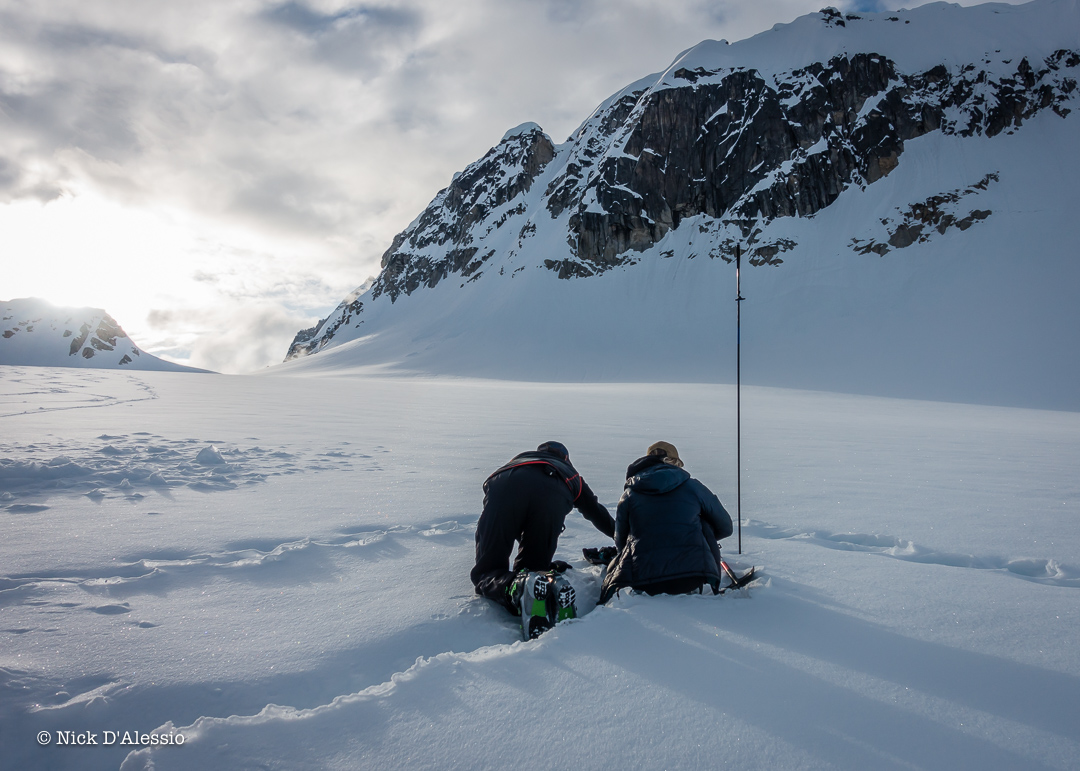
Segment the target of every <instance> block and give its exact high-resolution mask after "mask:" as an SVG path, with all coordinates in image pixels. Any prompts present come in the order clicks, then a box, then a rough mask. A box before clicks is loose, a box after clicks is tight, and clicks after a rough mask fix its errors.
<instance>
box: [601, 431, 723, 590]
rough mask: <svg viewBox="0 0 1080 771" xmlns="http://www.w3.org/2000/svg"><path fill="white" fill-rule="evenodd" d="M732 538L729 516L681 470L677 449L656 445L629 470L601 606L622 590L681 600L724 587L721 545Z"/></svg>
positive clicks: (711, 496)
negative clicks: (614, 553)
mask: <svg viewBox="0 0 1080 771" xmlns="http://www.w3.org/2000/svg"><path fill="white" fill-rule="evenodd" d="M731 533H732V525H731V516H730V515H729V514H728V513H727V510H726V509H725V508H724V505H723V504H722V503H720V499H719V498H717V497H716V496H715V495H714V494H713V493H712V492H711V491H710V490H709V488H707V487H706V486H705V485H703V484H702V483H701V482H699V481H698V480H696V479H694V478H693V477H691V476H690V474H689V473H687V472H686V471H684V470H683V462H682V460H680V459H679V453H678V451H677V450H676V449H675V447H674V446H673V445H671V444H669V443H667V442H657V443H656V444H654V445H652V446H651V447H649V451H648V453H647V454H646V455H645V457H643V458H638V459H637V460H636V461H634V462H633V463H631V464H630V466H629V467H628V468H627V469H626V486H625V488H624V491H623V495H622V498H621V499H620V500H619V506H618V508H617V509H616V512H615V546H616V547H617V548H618V550H619V552H618V556H616V558H615V559H614V560H613V561H612V563H611V565H610V566H609V568H608V573H607V576H606V577H605V579H604V585H603V588H602V589H601V592H600V601H601V602H607V600H608V599H610V598H611V596H612V595H613V594H615V592H616V591H618V590H619V589H620V588H622V587H627V586H628V587H630V588H632V589H635V590H638V591H641V592H645V593H647V594H682V593H685V592H692V591H698V590H700V589H701V587H702V585H703V584H709V585H710V586H711V587H713V590H714V591H715V590H716V589H717V588H718V587H719V585H720V570H721V569H720V547H719V546H718V545H717V543H716V542H717V540H719V539H721V538H727V537H728V536H729V535H731Z"/></svg>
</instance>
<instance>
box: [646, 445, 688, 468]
mask: <svg viewBox="0 0 1080 771" xmlns="http://www.w3.org/2000/svg"><path fill="white" fill-rule="evenodd" d="M646 454H647V455H658V456H660V457H661V458H663V459H664V463H670V464H671V465H672V466H678V467H679V468H682V467H683V462H682V461H681V460H680V459H679V451H678V450H676V449H675V445H673V444H671V443H670V442H653V443H652V444H650V445H649V451H648V453H646Z"/></svg>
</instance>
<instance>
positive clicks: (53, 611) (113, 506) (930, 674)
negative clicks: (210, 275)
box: [0, 367, 1080, 769]
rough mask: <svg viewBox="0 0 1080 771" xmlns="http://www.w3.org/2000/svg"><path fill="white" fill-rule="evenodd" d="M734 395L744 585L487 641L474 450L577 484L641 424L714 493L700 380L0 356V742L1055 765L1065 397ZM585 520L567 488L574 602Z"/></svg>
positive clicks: (242, 751) (33, 752)
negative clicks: (529, 454)
mask: <svg viewBox="0 0 1080 771" xmlns="http://www.w3.org/2000/svg"><path fill="white" fill-rule="evenodd" d="M106 393H107V394H109V395H110V398H108V399H103V398H102V395H103V394H106ZM743 405H744V414H743V437H744V442H743V461H744V476H743V514H744V522H743V554H742V555H741V556H739V555H737V554H736V553H735V551H736V549H735V538H734V537H733V538H732V539H729V540H727V541H725V543H724V547H725V553H726V554H727V556H728V557H729V559H731V561H732V562H733V563H734V564H735V566H736V567H739V568H745V567H748V566H749V565H751V564H756V565H759V566H760V569H761V570H762V575H763V578H762V580H761V581H760V582H758V583H757V584H755V585H754V586H753V588H752V589H751V590H750V592H749V595H750V596H749V597H738V596H732V595H728V596H724V597H711V596H699V597H661V598H647V597H640V596H631V595H627V594H625V593H624V594H623V596H621V597H619V598H617V599H616V600H615V601H613V602H612V603H611V604H610V605H609V606H608V607H604V608H600V609H597V610H594V611H592V612H589V613H587V614H586V615H584V616H583V618H581V619H579V620H577V621H575V622H571V623H567V624H564V625H561V626H559V627H558V628H557V629H555V630H553V631H552V632H549V633H548V634H546V635H544V636H543V637H542V638H541V639H539V640H537V641H534V642H528V643H522V642H520V641H519V640H518V631H517V629H516V627H515V623H514V621H513V620H512V619H510V618H509V616H507V615H506V614H505V613H504V612H503V611H502V610H501V609H499V608H496V607H493V606H492V605H491V604H490V603H488V602H487V601H484V600H481V599H479V598H476V597H475V596H474V595H473V594H472V592H471V585H470V584H469V581H468V570H469V568H470V567H471V564H472V556H473V545H472V537H473V529H474V526H475V522H476V518H477V516H478V514H479V508H480V503H481V496H482V493H481V490H480V485H481V483H482V482H483V480H484V478H485V477H486V475H487V474H488V473H490V471H491V470H492V469H494V468H495V467H497V466H498V465H500V464H501V463H502V462H504V461H505V460H506V459H507V458H509V457H510V456H512V455H513V454H515V453H516V452H519V451H521V450H523V449H529V448H531V447H534V446H535V445H536V444H538V443H539V442H541V441H543V440H547V439H559V440H561V441H563V442H565V443H566V444H567V446H568V447H569V448H570V452H571V457H572V458H573V459H574V461H575V463H576V464H577V466H578V468H579V469H580V470H581V471H582V472H583V474H584V475H585V477H586V478H587V479H588V480H589V482H590V484H591V485H592V486H593V488H594V489H595V490H596V491H597V493H598V494H599V495H600V498H601V500H602V501H603V502H604V503H605V504H606V505H608V506H609V507H613V506H614V504H615V502H616V500H617V498H618V495H619V493H620V488H621V479H622V472H623V470H624V469H625V466H626V464H627V463H628V462H629V461H630V460H632V459H634V458H635V457H637V456H638V455H639V454H640V453H641V452H642V451H643V450H644V448H645V447H646V446H647V445H648V444H649V443H650V442H652V441H654V440H656V439H659V438H663V439H666V440H669V441H671V442H673V443H674V444H676V446H678V448H679V450H680V453H681V454H682V456H683V457H684V458H685V459H686V460H687V467H688V470H690V471H691V473H693V474H694V475H695V476H696V477H698V478H700V479H701V480H702V481H704V482H705V483H706V484H708V485H709V486H710V487H712V488H713V489H714V490H715V491H716V492H717V493H718V494H719V495H720V497H721V499H722V500H723V501H724V502H725V504H726V505H728V507H729V508H730V509H731V510H732V511H734V509H735V499H734V490H735V471H734V456H735V444H734V419H735V414H734V389H733V388H732V387H731V386H715V385H696V384H689V385H688V384H666V385H653V384H573V385H566V384H535V383H523V382H506V381H494V380H466V379H454V378H449V377H441V378H402V377H380V376H375V375H368V376H364V377H357V376H354V377H340V376H338V377H312V376H308V377H225V376H205V377H191V376H186V375H180V374H171V373H123V372H96V373H93V379H90V380H88V379H87V373H84V372H77V371H72V370H60V369H46V368H35V367H0V445H2V447H0V452H2V455H0V516H2V517H3V518H4V519H5V520H6V521H5V523H4V538H3V540H2V541H0V638H2V644H0V767H2V768H4V769H7V768H11V769H16V768H18V769H23V768H35V769H48V768H65V769H66V768H79V769H93V768H117V767H119V766H120V765H121V764H123V767H124V768H125V769H131V768H136V769H137V768H151V767H153V768H155V769H183V768H281V769H286V768H288V769H295V768H350V769H351V768H410V769H412V768H434V767H439V768H448V767H449V768H505V767H509V766H512V765H520V764H522V763H524V765H526V766H530V767H531V766H533V765H539V764H544V765H550V764H551V763H552V762H557V763H559V764H567V765H576V766H589V767H599V768H616V767H618V768H706V767H709V768H712V767H733V768H740V769H744V768H747V769H749V768H852V769H854V768H859V769H865V768H912V767H915V768H942V769H945V768H948V769H952V768H1024V769H1032V768H1058V769H1070V768H1076V767H1077V766H1078V765H1080V724H1078V723H1077V721H1076V714H1077V713H1078V710H1080V651H1078V649H1077V646H1076V638H1077V633H1078V631H1080V593H1078V591H1077V590H1078V588H1080V560H1078V559H1077V557H1076V555H1077V554H1078V553H1080V524H1078V522H1077V514H1078V513H1080V481H1078V479H1077V476H1076V473H1075V470H1076V468H1077V467H1080V414H1077V413H1070V412H1049V411H1037V410H1022V409H1011V408H999V407H981V406H970V405H960V404H943V403H935V402H920V401H904V400H896V399H884V398H874V397H856V396H841V395H837V394H830V393H823V392H808V391H793V390H782V389H768V388H744V391H743ZM605 540H606V539H604V537H603V536H601V535H600V534H599V533H597V532H596V531H595V530H593V529H592V528H591V526H590V525H588V523H587V522H585V521H584V520H583V519H582V518H581V517H580V516H578V515H576V514H573V513H572V514H571V516H570V518H569V519H568V524H567V530H566V532H565V533H564V535H563V538H562V541H561V542H560V551H559V556H560V557H562V558H564V559H567V560H569V561H571V562H572V563H573V564H574V565H575V566H576V569H575V571H573V573H572V576H573V580H574V581H575V583H576V584H577V586H578V588H579V590H580V594H581V596H582V597H583V609H584V610H589V606H590V605H591V604H592V602H593V600H592V599H591V598H595V596H596V591H597V586H598V579H599V574H598V569H596V568H593V567H590V566H588V565H586V564H585V563H584V562H583V560H582V559H581V554H580V550H581V547H583V546H597V545H602V544H603V543H604V542H605ZM62 729H63V730H71V731H75V732H79V731H90V732H95V733H97V734H98V741H99V743H100V742H101V741H103V740H104V731H106V730H111V731H117V732H118V734H119V736H120V737H122V734H123V732H124V731H130V732H142V733H149V732H152V731H154V730H155V729H163V730H164V731H166V732H168V731H172V732H174V734H175V732H178V733H180V734H182V735H183V736H184V737H185V740H186V741H185V743H184V745H183V746H179V747H175V746H170V747H161V748H157V749H153V750H150V749H146V750H140V749H139V748H138V747H132V746H120V745H119V744H118V743H117V744H114V745H113V746H111V747H103V746H96V747H71V746H66V747H65V746H56V732H57V731H59V730H62ZM39 731H48V732H50V739H51V740H52V743H51V744H50V745H49V746H39V745H38V742H37V739H36V735H37V734H38V732H39ZM129 753H130V754H129Z"/></svg>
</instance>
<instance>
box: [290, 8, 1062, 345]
mask: <svg viewBox="0 0 1080 771" xmlns="http://www.w3.org/2000/svg"><path fill="white" fill-rule="evenodd" d="M964 12H965V9H955V18H956V19H958V20H960V21H959V23H958V24H957V29H958V30H962V29H964V27H963V21H962V19H963V17H962V16H961V15H960V14H962V13H964ZM931 13H932V12H931V11H929V10H926V11H922V15H921V16H918V17H916V16H915V15H914V14H915V12H912V15H911V16H910V18H909V17H904V18H901V15H900V14H898V15H893V16H889V15H883V14H879V15H875V16H874V17H873V18H872V19H869V20H868V19H864V18H860V17H858V16H854V15H848V16H844V15H841V14H840V13H839V12H838V11H835V10H832V9H826V10H825V11H822V12H821V13H820V14H817V15H815V16H814V17H813V18H804V19H800V20H799V23H801V25H802V26H801V27H800V28H799V29H798V30H797V32H798V36H801V37H799V39H800V42H801V40H802V39H803V38H807V37H809V38H813V37H814V36H817V37H819V38H820V39H821V40H824V41H826V42H827V43H828V45H825V46H824V48H823V50H825V49H827V48H828V47H829V46H832V47H833V48H837V47H840V48H842V49H843V50H842V51H841V52H839V53H834V54H831V55H828V56H825V57H823V58H822V59H821V60H820V61H810V62H808V63H803V64H801V65H800V66H797V67H789V68H773V69H768V70H767V69H766V68H765V67H755V66H739V65H738V64H735V65H733V64H732V62H731V59H732V57H731V56H726V55H722V54H723V49H724V45H722V44H718V43H711V42H710V43H709V44H708V46H707V45H706V44H702V46H701V47H699V48H703V47H704V48H703V50H704V51H705V52H704V53H702V52H700V51H698V50H697V49H692V50H691V51H690V52H688V53H687V54H684V55H683V56H682V57H680V59H679V60H677V62H676V63H675V64H674V65H673V66H672V67H671V68H670V69H669V70H668V71H666V72H665V73H662V74H660V75H657V76H653V77H651V78H647V79H644V80H643V81H640V82H639V83H638V84H635V85H633V86H630V87H628V88H627V89H625V90H624V91H622V92H620V93H619V94H616V95H615V96H614V97H612V98H611V99H609V100H608V101H607V102H605V103H604V104H603V105H602V106H601V107H600V108H598V109H597V110H596V112H594V113H593V115H592V116H590V117H589V118H588V120H586V121H585V123H584V124H582V126H581V127H580V128H579V129H578V130H577V131H576V132H575V133H574V134H573V136H571V137H570V139H569V140H567V142H565V143H564V144H562V145H558V146H556V145H554V144H553V143H552V141H551V140H550V138H549V137H548V136H547V135H546V134H544V133H543V131H542V130H541V129H540V128H539V127H538V126H536V125H534V124H526V125H524V126H521V127H519V128H518V129H515V130H513V131H511V132H508V134H507V135H506V136H505V137H504V138H503V140H502V141H501V142H500V143H499V144H498V145H497V146H496V147H494V148H492V149H491V150H490V151H489V152H488V153H487V154H486V155H485V156H484V157H483V158H481V159H480V160H479V161H477V162H475V163H473V164H472V165H470V166H469V167H468V168H466V169H465V170H464V171H463V172H462V173H461V174H459V175H457V176H456V177H455V178H454V180H453V181H452V182H451V184H450V185H449V186H448V187H447V188H446V189H444V190H442V191H440V192H439V194H438V195H437V196H436V197H435V199H434V200H433V201H432V202H431V204H429V206H428V207H427V208H426V209H425V210H424V211H423V212H422V213H421V214H420V216H419V217H418V218H417V219H416V220H415V221H414V222H413V223H412V224H411V225H410V226H409V227H408V228H407V229H406V230H405V231H403V232H402V233H400V234H399V235H398V236H397V237H396V238H395V239H394V241H393V243H392V244H391V245H390V248H389V249H388V250H387V251H386V253H385V254H384V255H383V257H382V272H381V274H380V275H379V276H378V278H377V280H376V281H375V283H374V285H373V286H372V287H371V289H370V291H369V292H367V293H365V294H361V293H360V292H357V293H354V295H352V296H350V297H349V298H347V299H346V301H344V302H343V303H341V305H339V306H338V308H337V309H336V310H335V311H334V313H332V314H331V315H330V316H329V317H328V318H327V319H325V320H323V321H322V322H321V323H320V324H319V325H317V326H316V327H314V328H312V329H310V330H304V331H302V332H301V333H300V334H298V335H297V338H296V340H295V341H294V342H293V345H292V346H291V347H290V349H289V353H288V358H295V357H297V356H302V355H306V354H309V353H314V352H317V351H318V350H320V349H322V348H323V347H325V346H327V345H329V344H332V343H336V342H340V341H341V340H342V339H351V338H353V337H356V336H357V335H359V334H361V332H359V331H358V330H360V329H361V325H362V324H363V323H364V318H363V316H364V302H365V301H366V302H368V303H369V304H370V303H374V302H385V301H387V300H388V301H389V302H391V303H393V302H395V301H397V300H398V299H399V298H400V297H402V296H403V295H405V296H407V295H411V294H412V293H414V292H416V291H417V290H419V289H421V288H425V287H426V288H433V287H435V286H436V285H438V284H439V283H440V282H444V281H448V280H454V281H456V282H458V283H459V284H460V285H461V286H462V287H464V286H465V284H466V283H467V282H472V281H476V280H478V279H479V278H480V277H481V276H482V275H483V274H484V273H485V272H486V271H490V270H494V271H496V272H497V273H498V274H500V275H507V276H509V277H510V278H512V277H514V276H515V275H517V274H518V272H519V271H521V270H525V269H527V268H529V267H532V268H534V269H541V270H550V271H553V272H554V273H555V274H557V275H558V276H559V277H560V278H564V279H577V278H583V277H589V276H596V275H599V274H603V273H605V272H606V271H609V270H611V269H612V268H614V267H616V266H623V265H628V264H633V263H635V262H637V261H639V260H640V259H641V255H642V254H643V253H645V252H649V253H653V252H652V251H650V250H654V247H656V246H657V244H658V243H659V242H660V241H661V240H662V239H664V238H665V237H667V236H668V235H669V234H671V233H674V232H676V231H678V230H679V229H680V228H681V227H685V226H686V223H687V221H689V220H693V222H694V224H693V225H691V227H695V228H697V229H699V230H700V231H701V232H702V233H708V234H711V235H710V238H711V239H712V241H711V246H710V248H708V249H707V250H706V253H707V254H708V256H710V257H723V256H724V255H726V254H727V253H728V252H730V248H731V247H732V246H733V244H734V241H736V240H738V241H741V242H742V243H743V245H744V247H745V248H746V249H747V254H748V257H749V260H750V262H751V264H752V265H771V266H778V265H781V264H782V263H783V262H784V257H783V256H782V255H784V254H785V253H787V252H789V251H791V250H792V249H794V248H795V247H796V246H797V244H796V243H795V242H794V241H792V240H790V239H788V238H784V237H780V236H770V235H769V223H771V222H775V221H777V220H782V219H784V218H793V217H794V218H808V217H813V216H814V215H816V214H817V213H819V212H821V211H822V210H824V209H827V208H828V207H829V206H831V205H832V204H833V203H834V202H835V201H836V200H837V198H838V197H839V196H840V195H841V194H842V193H843V192H844V191H845V190H848V189H851V188H858V189H860V190H868V189H872V187H873V186H874V184H875V183H877V182H878V181H879V180H881V179H883V178H884V177H886V176H888V175H889V174H890V173H892V172H893V171H894V170H895V169H896V168H897V167H898V166H899V165H900V164H902V163H904V153H905V148H906V145H907V143H908V142H910V141H911V140H913V139H916V138H919V137H923V136H925V135H927V134H930V133H933V132H940V133H941V134H942V135H949V136H956V137H966V138H978V137H984V138H992V137H996V136H998V135H1001V134H1009V133H1013V132H1016V131H1019V130H1021V129H1022V128H1023V126H1024V125H1025V124H1026V123H1028V122H1029V121H1030V120H1032V119H1033V118H1035V117H1036V116H1039V115H1041V114H1048V115H1053V116H1057V117H1058V118H1064V117H1065V116H1067V115H1068V114H1069V112H1070V110H1071V109H1073V107H1074V101H1075V99H1076V96H1077V93H1076V77H1077V73H1078V72H1080V53H1078V52H1077V51H1075V50H1071V49H1067V48H1061V47H1057V48H1049V49H1047V50H1045V51H1041V52H1039V53H1038V54H1035V53H1026V52H1024V53H1020V54H1017V53H1010V52H1005V53H1003V52H1002V50H1001V49H994V48H991V49H988V50H986V51H985V52H984V53H983V54H981V55H980V56H975V57H970V56H969V57H968V58H965V59H963V60H958V59H957V58H956V57H945V56H944V55H942V57H941V58H939V59H938V60H937V61H933V59H932V57H928V56H923V57H921V64H920V66H915V67H913V66H911V65H905V64H903V63H902V62H901V61H899V60H901V59H904V60H905V61H906V59H910V58H911V57H905V55H904V52H905V51H906V48H905V46H908V45H910V43H906V42H902V43H895V44H889V45H885V46H884V48H881V49H878V48H876V47H875V46H876V44H874V45H871V43H869V42H864V41H886V42H888V41H889V40H890V36H892V37H895V38H896V39H897V40H900V39H901V36H902V35H909V37H910V34H911V33H910V30H908V29H907V25H908V24H911V20H912V18H916V20H917V21H918V22H919V23H920V24H923V25H924V26H923V27H920V29H925V30H927V31H928V32H940V30H933V29H932V28H931V25H933V24H935V23H938V21H937V18H938V17H936V16H932V15H931ZM950 13H952V12H950ZM990 13H991V12H989V11H988V12H986V13H984V14H983V16H982V17H980V19H987V18H989V19H990V22H989V23H990V24H991V25H997V27H1000V30H998V32H997V33H995V34H1000V35H1002V36H1004V37H1006V38H1007V37H1008V36H1009V29H1008V27H1007V24H1008V19H1005V20H998V19H994V18H991V17H990V16H989V15H988V14H990ZM994 13H996V12H994ZM1032 13H1034V11H1032ZM792 26H794V25H792ZM774 33H776V34H777V35H780V34H782V33H777V32H776V31H775V30H774ZM792 34H794V33H792ZM860 36H861V37H860ZM759 37H761V38H762V40H763V42H762V43H761V44H760V45H759V46H758V49H757V50H756V53H757V54H758V56H757V59H758V60H763V61H772V60H774V59H783V58H784V57H781V56H775V57H774V56H767V55H766V56H761V55H760V54H761V52H762V50H763V47H764V46H766V44H768V43H769V40H767V39H766V38H767V35H763V36H759ZM755 40H756V39H755ZM834 40H840V41H842V43H843V44H842V45H840V46H837V45H836V44H835V43H834V42H830V41H834ZM905 40H906V39H905ZM754 42H755V41H754V40H751V41H746V44H747V46H749V48H747V49H746V50H748V51H749V53H750V54H751V56H750V58H753V55H754V54H755V49H754V48H753V46H751V44H753V43H754ZM773 44H774V45H775V44H776V42H775V41H773ZM808 47H809V46H808ZM731 48H732V49H735V46H732V47H731ZM969 48H971V47H970V46H969ZM705 49H707V50H705ZM778 50H779V49H778ZM972 50H974V49H972ZM709 51H713V52H715V51H720V52H721V54H715V53H714V54H710V55H706V54H708V52H709ZM766 53H767V52H766ZM710 56H712V60H710ZM788 58H790V57H788ZM939 62H940V63H939ZM980 176H983V175H980ZM996 181H997V177H996V176H995V175H994V174H993V173H992V172H991V173H989V174H986V175H985V176H983V178H982V179H981V180H980V179H979V177H976V178H974V179H971V180H969V181H967V182H966V184H967V187H965V188H963V189H954V190H951V191H949V190H942V191H941V192H940V195H936V196H932V197H931V198H929V199H926V200H922V201H911V202H910V204H911V205H910V207H908V208H906V209H904V210H898V211H896V212H895V214H894V216H892V217H891V218H886V219H885V220H882V224H883V225H884V226H885V227H886V229H887V232H888V236H887V237H885V238H880V239H876V240H875V239H867V238H861V239H860V238H854V237H853V238H852V239H851V249H852V251H853V252H855V253H862V254H868V253H873V254H884V253H885V252H887V251H889V250H891V249H898V248H904V247H906V246H909V245H911V244H913V243H918V242H920V241H923V240H925V239H926V238H928V237H929V235H930V234H932V233H934V232H938V233H944V232H945V231H947V230H949V229H953V228H955V229H958V230H961V231H963V230H966V229H967V228H969V227H971V226H973V225H976V224H978V223H980V222H982V221H984V220H985V219H986V218H987V217H990V216H992V212H991V211H989V210H986V209H982V208H977V207H976V208H971V209H965V208H964V207H965V205H966V201H964V198H965V196H967V195H968V194H970V193H971V192H973V191H976V192H977V191H978V190H985V189H986V187H987V186H989V185H992V184H995V183H996ZM657 254H658V255H659V256H660V257H666V256H670V253H669V252H665V251H663V250H660V251H659V252H657ZM691 256H693V255H691ZM725 259H727V258H726V257H725Z"/></svg>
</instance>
